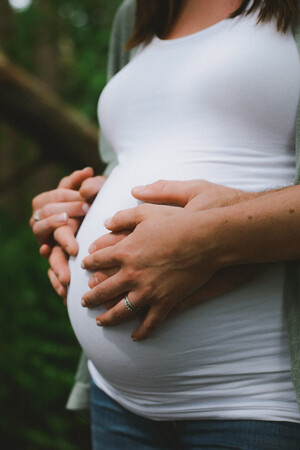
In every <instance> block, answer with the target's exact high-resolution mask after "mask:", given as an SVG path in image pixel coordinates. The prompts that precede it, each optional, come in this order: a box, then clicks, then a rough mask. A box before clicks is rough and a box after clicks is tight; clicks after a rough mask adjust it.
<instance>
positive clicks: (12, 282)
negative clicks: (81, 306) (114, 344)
mask: <svg viewBox="0 0 300 450" xmlns="http://www.w3.org/2000/svg"><path fill="white" fill-rule="evenodd" d="M0 241H1V242H2V245H1V253H0V270H1V278H2V280H3V281H4V283H2V286H4V290H3V289H2V308H1V309H0V311H1V312H0V335H1V342H2V343H3V344H2V357H1V359H0V373H1V384H0V404H1V410H2V414H1V434H0V448H1V449H2V450H3V449H16V450H17V449H66V450H69V449H70V450H71V449H72V450H73V449H85V448H89V431H88V427H87V425H86V424H84V423H83V422H82V421H79V419H78V418H77V417H76V416H74V415H73V413H68V412H66V411H64V406H65V401H66V399H67V395H68V392H69V389H70V386H71V384H72V382H73V376H74V371H75V367H76V362H77V359H78V355H79V348H78V345H77V344H76V341H75V338H74V335H73V331H72V328H71V326H70V324H69V321H68V317H67V311H66V308H64V307H63V306H62V304H61V301H60V299H59V298H58V297H57V296H56V295H55V294H54V292H52V290H51V289H50V285H49V281H48V280H47V277H46V270H47V264H46V262H45V261H43V260H42V259H41V258H40V257H39V254H38V248H37V244H36V242H35V241H34V237H33V236H32V233H31V230H30V229H29V227H25V226H24V225H23V224H22V223H16V222H15V221H13V220H11V219H9V218H7V217H6V216H5V215H4V214H1V216H0Z"/></svg>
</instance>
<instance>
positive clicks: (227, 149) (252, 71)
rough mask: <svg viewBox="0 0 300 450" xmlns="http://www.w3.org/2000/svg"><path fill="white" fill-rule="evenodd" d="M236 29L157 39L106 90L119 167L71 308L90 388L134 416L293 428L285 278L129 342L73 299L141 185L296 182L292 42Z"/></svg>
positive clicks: (239, 25)
mask: <svg viewBox="0 0 300 450" xmlns="http://www.w3.org/2000/svg"><path fill="white" fill-rule="evenodd" d="M256 19H257V18H256V16H255V15H252V16H249V17H238V18H235V19H232V20H224V21H221V22H219V23H218V24H216V25H214V26H212V27H210V28H207V29H205V30H203V31H200V32H197V33H195V34H192V35H190V36H186V37H183V38H179V39H174V40H169V41H161V40H159V39H158V38H154V39H153V40H152V41H151V43H150V44H148V45H147V46H145V47H144V48H142V49H141V50H140V51H139V52H138V54H137V55H136V56H135V58H134V59H133V60H132V61H131V62H130V63H129V64H128V65H127V66H126V67H125V68H123V69H122V70H121V71H120V72H119V73H118V74H117V75H116V76H115V77H114V78H113V79H112V80H111V81H110V82H109V83H108V85H107V86H106V88H105V89H104V90H103V92H102V95H101V98H100V102H99V117H100V124H101V128H102V132H103V133H104V135H105V137H106V139H107V140H108V142H109V143H110V145H111V146H112V148H113V149H114V150H115V151H116V153H117V155H118V160H119V166H118V167H116V168H115V169H114V171H113V172H112V174H111V175H110V177H109V179H108V181H107V182H106V183H105V185H104V187H103V188H102V190H101V192H100V193H99V194H98V196H97V198H96V200H95V201H94V203H93V205H92V207H91V209H90V210H89V212H88V214H87V217H86V218H85V220H84V222H83V224H82V226H81V228H80V230H79V233H78V242H79V247H80V249H79V254H78V256H77V257H76V258H73V259H72V260H71V261H70V269H71V284H70V288H69V294H68V309H69V314H70V319H71V322H72V325H73V328H74V331H75V333H76V335H77V337H78V340H79V342H80V343H81V345H82V347H83V349H84V351H85V352H86V354H87V355H88V357H89V359H90V363H89V368H90V371H91V374H92V376H93V379H94V381H95V382H96V384H97V385H98V386H99V387H100V388H101V389H103V390H104V391H105V392H106V393H107V394H108V395H110V396H111V397H112V398H114V399H115V400H117V401H118V402H119V403H120V404H122V405H123V406H124V407H126V408H128V409H129V410H131V411H133V412H135V413H137V414H140V415H143V416H146V417H149V418H152V419H161V420H176V419H177V420H179V419H257V420H286V421H294V422H300V415H299V412H298V408H297V404H296V399H295V393H294V390H293V387H292V383H291V380H290V361H289V353H288V344H287V331H286V325H285V321H284V317H283V312H282V293H283V282H284V269H283V265H282V264H273V265H271V267H270V268H269V269H268V270H267V271H266V272H265V273H264V274H262V275H261V276H259V277H258V278H256V279H255V280H253V281H252V282H250V283H247V284H246V285H244V286H242V287H241V288H239V289H236V290H235V291H233V292H230V293H227V294H225V295H222V296H219V297H217V298H215V299H213V300H209V301H207V302H203V303H200V304H198V305H197V306H195V307H193V308H191V309H189V310H187V311H185V312H184V313H182V314H180V315H179V316H177V317H174V318H172V319H170V320H169V321H167V322H165V323H164V324H163V325H162V326H161V327H160V328H159V329H158V330H157V331H156V332H155V333H154V334H153V336H151V337H150V338H149V339H147V340H145V341H142V342H137V343H135V342H132V340H131V338H130V334H131V332H132V331H133V330H134V329H135V328H136V327H137V325H138V320H137V319H136V318H135V317H133V319H132V320H131V321H130V322H128V323H125V324H122V325H119V326H115V327H111V328H109V327H106V328H105V327H102V328H101V327H97V326H96V323H95V318H96V316H97V315H98V314H99V313H100V312H101V311H103V310H104V308H103V307H101V306H100V307H97V308H94V309H86V308H83V307H82V306H81V297H82V295H83V294H84V293H85V292H86V291H87V290H88V289H89V288H88V284H87V283H88V279H89V276H90V274H88V273H87V272H86V271H84V270H83V269H81V267H80V264H81V261H82V259H83V258H84V256H86V255H87V253H88V247H89V245H90V244H91V243H92V242H93V241H94V240H95V239H96V238H98V237H99V236H100V235H101V234H104V233H107V230H106V229H105V227H104V226H103V221H104V220H105V219H106V218H107V217H110V216H112V215H113V214H114V213H115V212H117V211H118V210H120V209H125V208H128V207H133V206H136V205H137V201H136V200H135V199H134V198H133V197H132V196H131V193H130V191H131V188H132V187H133V186H135V185H139V184H144V183H150V182H153V181H156V180H157V179H169V180H191V179H205V180H208V181H212V182H214V183H219V184H222V185H226V186H230V187H233V188H239V189H244V190H248V191H261V190H264V189H269V188H275V187H280V186H286V185H290V184H292V183H293V179H294V174H295V155H294V153H295V144H294V141H295V121H296V112H297V106H298V100H299V87H300V84H299V82H300V64H299V57H298V53H297V48H296V44H295V42H294V39H293V36H292V33H290V32H289V33H287V34H282V33H278V32H277V31H276V27H275V24H274V23H267V24H259V25H257V26H256V25H255V24H256Z"/></svg>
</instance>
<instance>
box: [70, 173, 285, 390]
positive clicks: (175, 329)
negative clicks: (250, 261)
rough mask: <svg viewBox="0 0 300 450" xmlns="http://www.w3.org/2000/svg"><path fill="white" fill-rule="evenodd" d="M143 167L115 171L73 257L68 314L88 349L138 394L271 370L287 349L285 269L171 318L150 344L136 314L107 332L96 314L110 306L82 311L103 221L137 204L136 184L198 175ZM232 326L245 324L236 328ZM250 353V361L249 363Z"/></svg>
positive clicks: (101, 368)
mask: <svg viewBox="0 0 300 450" xmlns="http://www.w3.org/2000/svg"><path fill="white" fill-rule="evenodd" d="M137 167H138V166H137V165H135V166H132V165H128V166H126V165H122V166H119V167H117V168H116V169H115V170H114V171H113V173H112V174H111V176H110V178H109V179H108V181H107V182H106V183H105V185H104V187H103V188H102V190H101V192H100V193H99V194H98V196H97V198H96V199H95V201H94V203H93V205H92V207H91V208H90V210H89V212H88V214H87V216H86V218H85V220H84V221H83V223H82V226H81V228H80V230H79V232H78V235H77V238H78V243H79V253H78V256H77V257H76V258H71V259H70V263H69V265H70V271H71V283H70V287H69V292H68V311H69V316H70V320H71V323H72V326H73V329H74V332H75V334H76V336H77V338H78V340H79V342H80V344H81V346H82V348H83V350H84V352H85V353H86V354H87V356H88V358H89V359H90V360H91V361H92V362H93V364H94V366H95V368H96V369H97V371H98V372H99V373H100V374H101V376H102V377H103V378H104V379H105V380H107V381H108V382H109V383H110V384H111V385H113V386H114V387H115V388H119V389H125V390H128V389H129V390H130V389H131V388H132V391H133V392H137V391H139V390H140V391H141V392H145V390H146V391H147V390H149V389H150V386H151V389H150V390H152V391H153V389H154V390H155V389H156V387H158V386H159V389H160V390H162V391H163V389H164V388H166V389H168V390H169V391H170V389H172V386H173V388H174V392H176V389H177V388H178V384H177V381H178V380H181V383H182V379H184V380H185V381H184V383H192V384H194V383H195V380H197V383H198V382H200V381H199V380H200V379H201V376H204V375H205V374H206V375H207V374H213V373H215V374H216V376H217V375H218V373H220V371H221V373H227V372H228V373H233V372H234V371H235V370H236V371H237V373H240V372H241V370H242V371H244V372H251V371H252V370H253V367H255V370H256V371H257V370H258V371H262V372H263V371H268V367H266V363H265V361H268V355H270V354H274V345H275V346H276V345H279V346H280V336H279V335H278V339H279V341H278V342H277V343H275V342H274V330H281V328H282V323H281V320H282V318H281V311H280V305H281V292H282V268H281V267H280V266H274V268H273V269H272V270H271V272H268V273H266V274H265V275H264V276H262V277H260V278H259V279H258V280H255V281H253V282H251V283H248V284H247V285H246V286H243V287H242V288H240V289H238V290H236V291H234V293H230V294H228V295H223V296H222V297H218V298H215V299H214V300H210V301H209V302H205V303H202V304H200V305H198V306H196V307H194V308H191V309H190V310H188V311H185V312H184V313H183V314H181V315H180V317H174V318H172V319H170V320H169V321H166V322H165V323H164V324H163V325H162V326H161V327H160V328H159V329H158V330H157V331H156V332H155V333H154V335H153V336H151V337H150V338H149V339H148V340H146V341H143V342H138V343H135V342H133V341H132V340H131V338H130V335H131V332H132V331H133V330H134V329H135V328H136V327H137V326H138V324H139V321H138V319H137V318H136V317H135V316H133V318H132V320H131V321H129V322H128V323H125V324H122V325H118V326H115V327H110V328H109V327H107V328H104V327H103V328H101V327H98V326H97V325H96V317H97V315H99V314H100V313H101V312H103V311H104V310H105V309H104V307H102V306H99V307H96V308H93V309H88V308H83V307H82V306H81V297H82V295H83V294H84V293H85V292H87V291H88V290H89V287H88V280H89V277H90V275H91V274H90V273H88V272H87V271H85V270H83V269H82V268H81V261H82V259H83V258H84V257H85V256H86V255H87V254H88V248H89V246H90V244H91V243H92V242H93V241H94V240H95V239H96V238H98V237H100V236H101V235H103V234H106V233H107V229H106V228H105V227H104V225H103V222H104V220H105V219H106V218H108V217H110V216H112V215H113V214H114V213H115V212H117V211H118V210H121V209H125V208H131V207H135V206H136V205H137V204H138V202H137V200H135V199H134V198H133V197H132V195H131V189H132V187H133V186H135V185H139V184H144V183H150V182H153V181H155V180H157V179H159V178H164V179H178V180H187V179H196V178H197V174H196V173H195V172H193V170H187V171H185V170H184V168H182V167H180V166H176V165H175V164H174V166H171V165H170V164H168V166H164V165H162V164H157V167H154V166H153V165H152V166H151V170H150V169H149V167H148V165H147V164H143V165H140V167H139V169H137ZM198 173H199V172H198ZM198 178H199V175H198ZM203 178H204V177H203ZM216 181H217V182H222V180H216ZM274 271H275V272H274ZM274 280H275V281H274ZM262 299H263V301H262ZM257 317H259V318H260V320H259V321H257ZM233 323H235V324H238V326H237V325H236V326H235V327H232V324H233ZM276 340H277V337H276V339H275V341H276ZM261 342H264V343H265V346H264V348H263V349H262V351H261V353H260V354H259V355H258V354H257V352H256V349H257V345H260V343H261ZM233 350H234V351H233ZM245 355H247V360H248V361H250V362H251V363H249V364H248V363H247V362H246V361H245ZM254 360H257V364H254V363H253V361H254ZM241 361H243V366H242V369H241ZM188 380H189V381H188Z"/></svg>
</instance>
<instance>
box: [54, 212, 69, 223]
mask: <svg viewBox="0 0 300 450" xmlns="http://www.w3.org/2000/svg"><path fill="white" fill-rule="evenodd" d="M67 220H68V214H67V213H66V212H64V213H62V214H59V216H56V221H57V222H59V223H61V222H66V221H67Z"/></svg>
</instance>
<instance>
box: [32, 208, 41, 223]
mask: <svg viewBox="0 0 300 450" xmlns="http://www.w3.org/2000/svg"><path fill="white" fill-rule="evenodd" d="M33 220H34V221H35V222H38V221H39V220H40V211H39V210H38V209H37V210H36V212H35V213H34V214H33Z"/></svg>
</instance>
